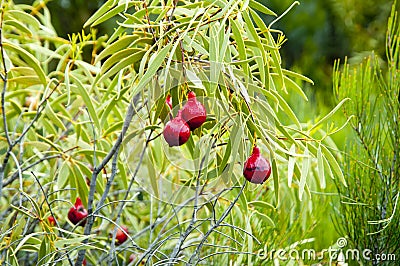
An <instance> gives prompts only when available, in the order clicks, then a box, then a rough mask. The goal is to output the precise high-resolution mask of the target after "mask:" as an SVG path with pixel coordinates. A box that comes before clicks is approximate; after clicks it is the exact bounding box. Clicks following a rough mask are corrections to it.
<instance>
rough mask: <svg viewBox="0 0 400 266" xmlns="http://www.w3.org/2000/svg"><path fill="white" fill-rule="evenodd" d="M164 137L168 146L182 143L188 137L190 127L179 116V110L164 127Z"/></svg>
mask: <svg viewBox="0 0 400 266" xmlns="http://www.w3.org/2000/svg"><path fill="white" fill-rule="evenodd" d="M163 135H164V139H165V141H166V142H167V143H168V145H169V146H170V147H172V146H180V145H182V144H184V143H185V142H186V141H187V140H188V139H189V137H190V128H189V126H188V124H187V123H186V122H185V120H183V119H182V117H181V110H179V111H178V115H177V116H176V117H175V118H174V119H172V120H171V121H169V122H168V123H167V124H166V125H165V128H164V132H163Z"/></svg>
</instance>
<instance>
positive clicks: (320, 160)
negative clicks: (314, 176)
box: [317, 145, 326, 189]
mask: <svg viewBox="0 0 400 266" xmlns="http://www.w3.org/2000/svg"><path fill="white" fill-rule="evenodd" d="M322 156H323V154H322V151H321V145H319V146H318V150H317V164H318V175H319V179H320V186H321V188H322V189H325V188H326V181H325V171H324V159H323V158H322Z"/></svg>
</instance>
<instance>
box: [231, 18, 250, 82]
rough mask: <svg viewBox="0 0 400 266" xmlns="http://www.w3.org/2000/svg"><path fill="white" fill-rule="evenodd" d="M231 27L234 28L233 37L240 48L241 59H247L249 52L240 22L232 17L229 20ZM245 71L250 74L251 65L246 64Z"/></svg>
mask: <svg viewBox="0 0 400 266" xmlns="http://www.w3.org/2000/svg"><path fill="white" fill-rule="evenodd" d="M229 22H230V25H231V28H232V33H233V38H234V39H235V41H236V45H237V48H238V53H239V58H240V60H244V61H245V60H247V53H246V47H245V45H244V36H243V35H242V33H241V31H240V27H239V25H238V22H237V21H236V20H233V19H230V20H229ZM243 72H244V73H245V74H246V75H248V74H249V66H248V64H246V65H245V66H244V67H243Z"/></svg>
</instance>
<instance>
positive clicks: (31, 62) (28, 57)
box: [3, 42, 47, 85]
mask: <svg viewBox="0 0 400 266" xmlns="http://www.w3.org/2000/svg"><path fill="white" fill-rule="evenodd" d="M3 47H4V48H5V49H6V50H7V49H8V50H10V51H13V52H15V53H17V54H18V56H20V57H21V58H22V59H23V60H24V61H25V63H27V64H28V66H30V67H31V68H33V69H34V70H35V72H36V74H37V75H38V77H39V79H40V81H41V82H42V84H43V85H46V84H47V79H46V74H45V73H44V71H43V69H42V67H41V66H40V62H39V61H38V60H37V59H36V58H35V57H34V56H33V55H32V54H30V53H28V52H27V51H26V50H24V49H22V48H21V47H19V46H17V45H15V44H12V43H7V42H3Z"/></svg>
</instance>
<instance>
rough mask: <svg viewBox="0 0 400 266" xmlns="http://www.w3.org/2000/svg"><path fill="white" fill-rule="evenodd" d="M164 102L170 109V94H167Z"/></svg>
mask: <svg viewBox="0 0 400 266" xmlns="http://www.w3.org/2000/svg"><path fill="white" fill-rule="evenodd" d="M165 103H166V104H167V105H168V106H169V109H172V99H171V95H169V94H168V95H167V98H165Z"/></svg>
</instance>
